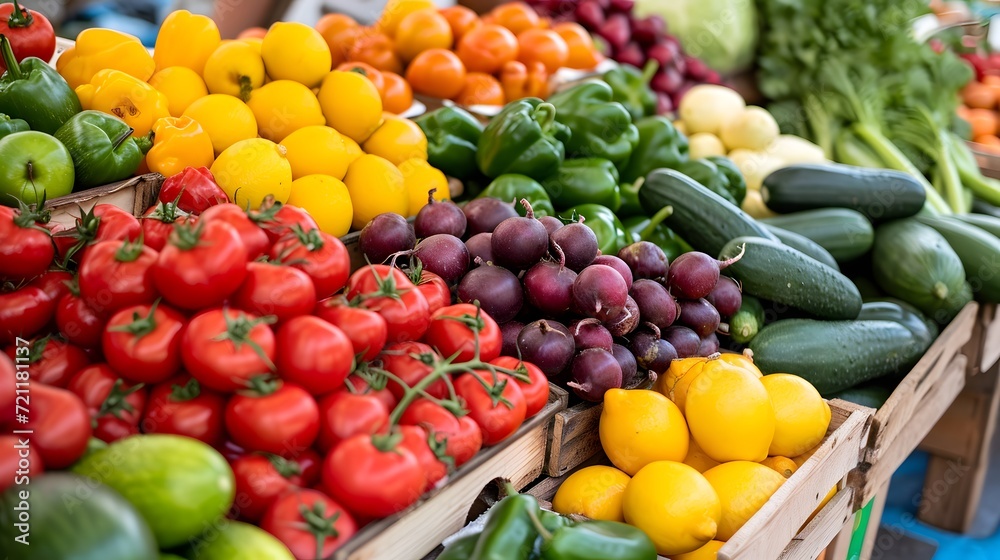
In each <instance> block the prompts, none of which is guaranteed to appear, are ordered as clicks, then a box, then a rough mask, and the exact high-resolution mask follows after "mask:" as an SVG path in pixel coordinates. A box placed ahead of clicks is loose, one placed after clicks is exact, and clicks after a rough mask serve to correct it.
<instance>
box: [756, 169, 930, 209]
mask: <svg viewBox="0 0 1000 560" xmlns="http://www.w3.org/2000/svg"><path fill="white" fill-rule="evenodd" d="M760 194H761V197H762V198H763V199H764V204H766V205H767V207H768V208H770V209H771V210H774V211H775V212H778V213H781V214H784V213H787V212H798V211H800V210H815V209H817V208H830V207H833V208H850V209H851V210H856V211H858V212H860V213H862V214H863V215H865V216H866V217H867V218H869V219H871V220H895V219H898V218H908V217H910V216H913V215H915V214H916V213H917V212H919V211H920V210H921V209H922V208H923V207H924V202H925V201H926V199H927V196H926V194H925V193H924V188H923V186H921V184H920V183H919V182H917V180H916V179H914V178H913V177H911V176H910V175H908V174H906V173H903V172H901V171H892V170H887V169H866V168H863V167H854V166H851V165H837V164H830V163H824V164H808V163H803V164H797V165H790V166H788V167H782V168H781V169H778V170H775V171H774V172H772V173H771V174H770V175H768V176H767V177H765V178H764V184H763V185H762V186H761V189H760Z"/></svg>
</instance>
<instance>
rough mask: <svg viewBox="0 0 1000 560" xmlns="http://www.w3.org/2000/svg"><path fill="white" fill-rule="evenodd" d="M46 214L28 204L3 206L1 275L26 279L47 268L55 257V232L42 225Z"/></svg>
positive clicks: (0, 229) (0, 276)
mask: <svg viewBox="0 0 1000 560" xmlns="http://www.w3.org/2000/svg"><path fill="white" fill-rule="evenodd" d="M46 221H48V219H47V216H45V215H44V214H43V213H40V212H34V211H31V210H29V209H27V208H25V209H24V210H22V211H20V212H19V211H17V210H13V209H10V208H7V207H4V208H3V210H0V239H2V240H3V243H0V278H6V279H8V280H27V279H29V278H34V277H35V276H38V275H39V274H41V273H43V272H45V271H46V269H48V268H49V265H50V264H52V259H54V258H55V255H56V251H55V246H53V245H52V236H51V234H50V233H49V232H48V231H47V230H45V229H44V228H43V227H41V225H42V224H43V223H44V222H46Z"/></svg>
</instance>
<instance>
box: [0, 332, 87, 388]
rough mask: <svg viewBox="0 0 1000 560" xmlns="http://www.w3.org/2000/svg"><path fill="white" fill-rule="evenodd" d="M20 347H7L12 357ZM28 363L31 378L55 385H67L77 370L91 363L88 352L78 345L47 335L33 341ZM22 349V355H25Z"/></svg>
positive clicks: (30, 346)
mask: <svg viewBox="0 0 1000 560" xmlns="http://www.w3.org/2000/svg"><path fill="white" fill-rule="evenodd" d="M18 348H23V347H19V346H16V345H11V346H8V347H7V349H6V352H7V355H8V356H10V359H12V360H13V359H15V358H16V357H17V351H18ZM28 348H29V349H30V351H29V353H28V356H27V361H26V362H25V361H22V362H21V363H22V364H26V365H27V367H28V369H29V371H30V372H31V380H32V381H37V382H39V383H45V384H46V385H52V386H53V387H65V386H66V384H67V383H69V380H70V379H71V378H72V377H73V376H74V375H75V374H76V372H78V371H80V370H81V369H83V368H84V367H85V366H86V365H87V364H89V363H90V358H89V357H87V353H86V352H84V351H83V349H82V348H80V347H78V346H73V345H72V344H68V343H66V342H65V341H63V340H60V339H58V338H53V337H51V336H46V337H43V338H39V339H37V340H34V341H32V342H31V344H30V345H29V346H28ZM23 352H24V351H23V350H22V356H23Z"/></svg>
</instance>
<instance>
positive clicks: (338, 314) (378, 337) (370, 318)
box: [314, 297, 389, 362]
mask: <svg viewBox="0 0 1000 560" xmlns="http://www.w3.org/2000/svg"><path fill="white" fill-rule="evenodd" d="M314 313H315V314H316V316H317V317H320V318H321V319H324V320H326V321H327V322H329V323H330V324H332V325H334V326H336V327H338V328H340V330H341V331H342V332H343V333H344V334H345V335H346V336H347V338H348V339H350V341H351V347H352V348H353V351H354V354H355V355H356V356H360V359H361V361H364V362H370V361H372V360H373V359H375V357H376V356H378V355H379V352H381V351H382V348H384V347H385V341H386V338H388V336H389V325H388V324H387V323H386V322H385V319H383V318H382V316H381V315H379V314H378V313H375V312H374V311H369V310H367V309H363V308H360V307H351V306H349V305H347V300H345V299H344V298H339V297H332V298H327V299H325V300H322V301H320V302H319V303H317V304H316V309H315V310H314Z"/></svg>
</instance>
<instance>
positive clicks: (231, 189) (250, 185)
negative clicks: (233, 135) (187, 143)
mask: <svg viewBox="0 0 1000 560" xmlns="http://www.w3.org/2000/svg"><path fill="white" fill-rule="evenodd" d="M212 175H214V176H215V182H217V183H218V184H219V186H220V187H222V190H224V191H225V192H226V194H227V195H228V196H229V200H232V201H233V202H235V203H236V204H237V205H238V206H240V207H242V208H259V207H260V205H261V203H262V202H263V201H264V197H266V196H267V195H273V196H274V199H275V200H276V201H278V202H281V203H285V202H287V201H288V195H289V193H290V192H291V189H292V167H291V166H290V165H288V160H287V159H285V147H284V146H281V145H279V144H275V143H274V142H271V141H270V140H264V139H263V138H251V139H249V140H240V141H239V142H237V143H235V144H233V145H232V146H229V147H228V148H226V149H225V151H223V152H222V153H221V154H219V157H217V158H215V163H213V164H212Z"/></svg>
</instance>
